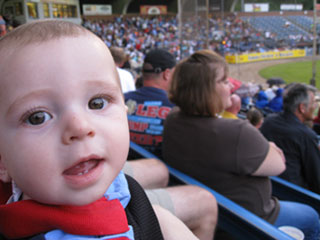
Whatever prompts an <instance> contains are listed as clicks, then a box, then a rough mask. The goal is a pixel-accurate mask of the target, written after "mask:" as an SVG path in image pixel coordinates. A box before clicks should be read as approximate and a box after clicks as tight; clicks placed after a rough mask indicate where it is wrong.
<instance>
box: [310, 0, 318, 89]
mask: <svg viewBox="0 0 320 240" xmlns="http://www.w3.org/2000/svg"><path fill="white" fill-rule="evenodd" d="M316 5H317V0H313V52H312V78H311V80H310V85H312V86H316V54H317V8H316Z"/></svg>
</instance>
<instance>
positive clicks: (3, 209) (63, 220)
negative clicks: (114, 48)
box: [0, 21, 195, 240]
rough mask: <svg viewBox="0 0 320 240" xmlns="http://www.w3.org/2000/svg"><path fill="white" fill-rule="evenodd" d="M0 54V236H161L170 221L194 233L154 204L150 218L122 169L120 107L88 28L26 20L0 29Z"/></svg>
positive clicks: (114, 81)
mask: <svg viewBox="0 0 320 240" xmlns="http://www.w3.org/2000/svg"><path fill="white" fill-rule="evenodd" d="M0 53H1V56H2V58H1V59H0V71H1V73H2V77H1V80H0V81H1V86H2V87H1V89H0V96H1V103H0V112H1V114H0V115H1V118H0V125H1V128H0V129H1V130H0V139H1V140H0V180H1V184H0V185H1V187H0V189H1V193H0V195H1V200H2V202H1V205H0V235H2V236H3V237H5V239H22V238H23V239H31V238H32V239H61V238H67V239H79V238H80V236H82V237H84V236H85V237H86V239H91V238H92V239H105V238H106V236H107V237H108V239H119V238H121V239H124V240H125V239H127V240H129V239H146V240H147V239H159V240H160V239H163V238H167V237H169V238H170V236H173V235H174V231H177V229H175V227H177V228H179V229H180V230H181V231H182V234H183V235H186V236H185V237H186V238H188V239H195V237H194V236H193V234H192V233H191V232H190V231H189V230H188V229H187V228H186V227H185V226H184V225H183V224H182V223H181V221H179V219H177V218H176V217H174V216H173V215H172V214H170V213H169V212H168V211H166V210H164V209H162V208H160V207H158V206H157V207H156V208H155V210H156V214H159V222H160V226H159V222H158V220H157V218H156V215H155V213H154V211H153V210H152V207H151V205H150V203H149V201H148V200H147V198H146V196H145V194H144V192H143V190H142V189H141V187H140V186H139V185H138V184H137V183H136V182H135V181H134V180H133V179H132V178H130V177H125V176H124V174H123V173H122V172H121V169H122V167H123V164H124V162H125V161H126V157H127V154H128V149H129V131H128V124H127V116H126V106H125V104H124V101H123V97H122V93H121V87H120V82H119V79H118V77H117V75H116V69H115V65H114V63H113V61H112V57H111V54H110V52H109V51H108V48H107V47H106V45H105V44H104V43H103V42H102V41H101V40H100V39H99V38H98V37H97V36H96V35H94V34H92V33H91V32H90V31H88V30H86V29H85V28H83V27H81V26H79V25H76V24H73V23H70V22H66V21H35V22H32V23H29V24H24V25H21V26H20V27H18V28H16V29H15V30H13V31H12V32H10V33H9V34H7V35H6V36H4V37H3V38H1V39H0ZM35 67H36V68H37V69H38V71H37V72H36V74H35V73H34V69H35ZM13 146H14V147H13ZM8 184H12V195H11V197H10V198H9V199H7V197H8V196H9V194H10V193H9V192H8V191H10V189H8V188H4V187H3V186H4V185H8ZM129 189H130V190H129ZM137 197H138V198H137ZM137 201H139V204H137ZM141 201H143V204H142V205H141ZM132 204H133V205H132ZM131 206H134V207H135V208H134V209H133V208H132V207H131ZM140 206H143V208H141V207H140ZM136 207H138V209H139V210H138V211H136ZM140 210H141V211H142V212H143V214H140V213H141V211H140ZM48 213H50V214H48ZM141 216H144V217H143V218H144V220H146V219H148V223H146V221H144V224H141V222H140V220H142V219H140V217H141ZM168 221H170V223H171V225H170V226H168ZM139 223H140V224H139ZM160 227H161V228H162V232H163V233H164V234H167V235H164V236H163V235H162V233H161V231H160ZM146 233H148V234H146ZM176 235H177V234H176ZM0 237H1V236H0ZM172 239H176V238H172Z"/></svg>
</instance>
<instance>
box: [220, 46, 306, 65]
mask: <svg viewBox="0 0 320 240" xmlns="http://www.w3.org/2000/svg"><path fill="white" fill-rule="evenodd" d="M305 56H306V51H305V50H304V49H294V50H283V51H268V52H263V53H248V54H239V55H227V56H225V58H226V61H227V62H228V63H232V64H235V63H249V62H257V61H265V60H275V59H283V58H297V57H305Z"/></svg>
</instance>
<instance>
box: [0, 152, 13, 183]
mask: <svg viewBox="0 0 320 240" xmlns="http://www.w3.org/2000/svg"><path fill="white" fill-rule="evenodd" d="M0 180H1V181H2V182H11V177H10V176H9V173H8V171H7V168H6V167H5V166H4V165H3V161H2V159H1V156H0Z"/></svg>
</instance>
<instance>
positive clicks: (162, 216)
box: [152, 205, 198, 240]
mask: <svg viewBox="0 0 320 240" xmlns="http://www.w3.org/2000/svg"><path fill="white" fill-rule="evenodd" d="M152 207H153V210H154V211H155V213H156V216H157V218H158V221H159V223H160V228H161V232H162V235H163V238H164V239H165V240H176V239H184V240H197V239H198V238H197V237H196V236H195V235H194V234H193V233H192V232H191V231H190V229H189V228H187V226H186V225H185V224H184V223H183V222H182V221H181V220H180V219H179V218H177V217H176V216H174V215H173V214H172V213H171V212H170V211H168V210H167V209H164V208H162V207H160V206H159V205H152Z"/></svg>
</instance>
